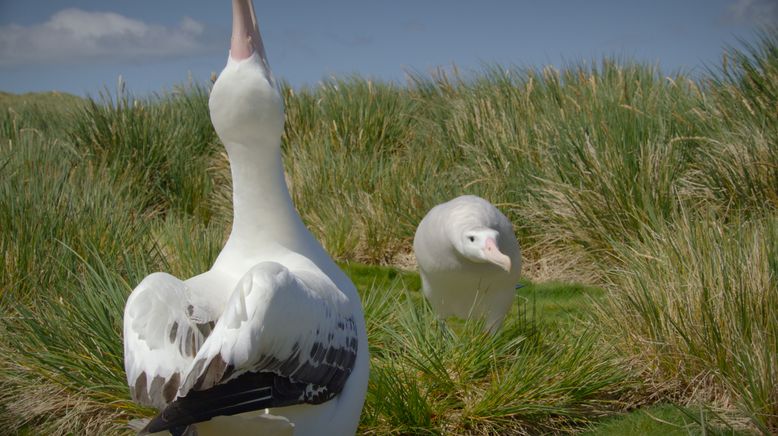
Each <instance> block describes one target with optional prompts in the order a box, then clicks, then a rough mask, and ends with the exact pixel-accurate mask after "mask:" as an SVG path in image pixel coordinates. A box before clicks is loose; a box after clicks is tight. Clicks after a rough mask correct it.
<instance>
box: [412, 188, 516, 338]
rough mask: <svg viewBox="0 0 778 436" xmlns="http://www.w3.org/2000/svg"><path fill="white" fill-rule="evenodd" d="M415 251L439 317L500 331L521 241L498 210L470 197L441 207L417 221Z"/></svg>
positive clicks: (510, 299) (512, 292)
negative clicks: (452, 318) (468, 320)
mask: <svg viewBox="0 0 778 436" xmlns="http://www.w3.org/2000/svg"><path fill="white" fill-rule="evenodd" d="M413 250H414V252H415V254H416V262H417V263H418V265H419V273H420V275H421V281H422V291H423V292H424V296H425V297H426V298H427V300H428V301H429V303H430V306H431V307H432V310H433V311H434V312H435V314H436V315H437V316H438V317H439V318H441V319H446V318H448V317H450V316H456V317H459V318H462V319H477V320H482V321H483V322H484V327H485V328H486V329H487V330H488V331H490V332H491V333H495V332H496V331H497V330H498V329H499V328H500V325H502V322H503V319H504V318H505V315H506V314H507V313H508V311H509V310H510V308H511V304H512V303H513V298H514V296H515V295H516V284H517V283H518V280H519V275H520V273H521V251H520V249H519V243H518V241H517V240H516V235H514V233H513V226H512V225H511V222H510V221H509V220H508V218H506V217H505V215H503V214H502V212H500V211H499V210H498V209H497V208H496V207H494V205H492V204H491V203H489V202H488V201H486V200H484V199H483V198H481V197H477V196H474V195H463V196H461V197H457V198H455V199H453V200H451V201H448V202H446V203H442V204H439V205H437V206H435V207H433V208H432V209H431V210H430V211H429V212H428V213H427V215H426V216H424V218H423V219H422V220H421V223H419V227H418V228H417V229H416V235H415V237H414V239H413Z"/></svg>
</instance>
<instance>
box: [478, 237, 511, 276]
mask: <svg viewBox="0 0 778 436" xmlns="http://www.w3.org/2000/svg"><path fill="white" fill-rule="evenodd" d="M484 245H485V246H484V257H485V258H486V260H488V261H489V262H491V263H493V264H495V265H497V266H499V267H500V268H502V269H504V270H505V272H510V271H511V258H510V257H508V256H506V255H504V254H502V252H501V251H500V249H499V248H497V241H495V240H494V239H493V238H486V243H485V244H484Z"/></svg>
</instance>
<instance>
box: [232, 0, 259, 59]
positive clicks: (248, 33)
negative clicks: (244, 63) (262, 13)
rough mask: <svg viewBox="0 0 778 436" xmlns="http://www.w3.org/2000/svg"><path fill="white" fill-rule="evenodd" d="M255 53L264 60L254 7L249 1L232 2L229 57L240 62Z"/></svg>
mask: <svg viewBox="0 0 778 436" xmlns="http://www.w3.org/2000/svg"><path fill="white" fill-rule="evenodd" d="M255 51H256V52H257V54H259V56H260V57H262V59H265V47H264V46H263V45H262V38H261V37H260V36H259V29H258V28H257V19H256V17H255V16H254V5H253V4H252V3H251V0H232V41H231V44H230V57H232V58H233V59H235V60H238V61H239V60H242V59H246V58H248V57H250V56H251V55H252V53H254V52H255Z"/></svg>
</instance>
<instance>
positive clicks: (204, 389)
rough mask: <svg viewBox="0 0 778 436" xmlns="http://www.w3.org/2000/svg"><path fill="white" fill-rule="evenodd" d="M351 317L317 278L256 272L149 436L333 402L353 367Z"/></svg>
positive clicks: (336, 293)
mask: <svg viewBox="0 0 778 436" xmlns="http://www.w3.org/2000/svg"><path fill="white" fill-rule="evenodd" d="M351 310H352V306H351V304H350V302H349V301H348V299H347V298H346V297H345V296H344V295H343V293H342V292H341V291H340V290H339V289H338V288H337V287H336V286H335V285H334V284H333V283H332V282H331V281H330V280H329V279H328V278H327V277H326V276H324V275H323V274H321V273H320V272H306V271H295V273H292V272H290V271H289V270H288V269H287V268H286V267H284V266H282V265H280V264H278V263H275V262H264V263H261V264H259V265H257V266H255V267H253V268H252V269H251V270H250V271H249V272H248V273H247V274H246V275H245V276H244V277H243V278H242V279H241V281H240V282H239V283H238V285H237V287H236V289H235V291H234V292H233V294H232V296H231V298H230V300H229V302H228V304H227V307H226V309H225V311H224V313H223V314H222V317H221V318H220V319H219V321H218V322H217V323H216V326H215V328H214V330H213V333H212V334H211V335H210V336H209V337H208V339H207V340H206V341H205V343H204V344H203V346H202V348H201V349H200V351H199V352H198V353H197V355H196V356H195V358H194V359H193V361H192V362H191V365H190V366H189V368H188V370H187V376H186V378H185V379H184V381H183V383H182V384H181V387H180V389H179V392H178V397H179V398H177V399H176V400H175V401H174V402H173V403H171V404H170V405H169V406H168V407H167V408H166V409H165V410H163V412H162V413H161V414H159V415H158V416H157V417H156V418H155V419H153V420H152V421H151V423H150V424H149V427H148V428H147V431H149V432H158V431H162V430H167V429H171V428H181V427H183V426H186V425H189V424H192V423H196V422H201V421H205V420H208V419H211V418H213V417H215V416H219V415H234V414H237V413H243V412H248V411H252V410H258V409H264V408H270V407H282V406H289V405H294V404H302V403H308V404H319V403H322V402H325V401H327V400H329V399H331V398H333V397H334V396H335V395H337V394H338V393H340V391H341V390H342V389H343V385H344V384H345V383H346V380H347V379H348V377H349V375H350V374H351V371H352V369H353V367H354V362H355V360H356V353H357V329H356V324H355V322H354V317H353V314H352V313H351Z"/></svg>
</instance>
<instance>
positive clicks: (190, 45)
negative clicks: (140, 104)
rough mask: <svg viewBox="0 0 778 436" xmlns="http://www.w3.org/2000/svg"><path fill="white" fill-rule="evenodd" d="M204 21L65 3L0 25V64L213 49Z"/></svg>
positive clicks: (182, 53)
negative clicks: (164, 22) (25, 22)
mask: <svg viewBox="0 0 778 436" xmlns="http://www.w3.org/2000/svg"><path fill="white" fill-rule="evenodd" d="M204 30H205V26H203V24H202V23H199V22H198V21H195V20H194V19H192V18H189V17H184V18H183V19H182V21H181V23H180V24H179V25H178V26H170V27H168V26H161V25H157V24H148V23H144V22H142V21H139V20H135V19H132V18H128V17H125V16H123V15H119V14H116V13H113V12H89V11H84V10H80V9H64V10H62V11H59V12H57V13H55V14H54V15H52V16H51V18H49V20H48V21H46V22H45V23H42V24H34V25H31V26H19V25H16V24H10V25H4V26H0V65H6V66H8V65H25V64H58V63H68V62H81V61H84V60H106V59H112V60H115V59H122V58H123V59H132V60H139V59H147V58H159V57H179V56H186V55H190V54H194V53H201V52H204V51H207V50H209V49H212V48H213V46H212V45H209V44H208V43H207V42H206V41H204V40H203V38H202V35H203V34H204Z"/></svg>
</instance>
